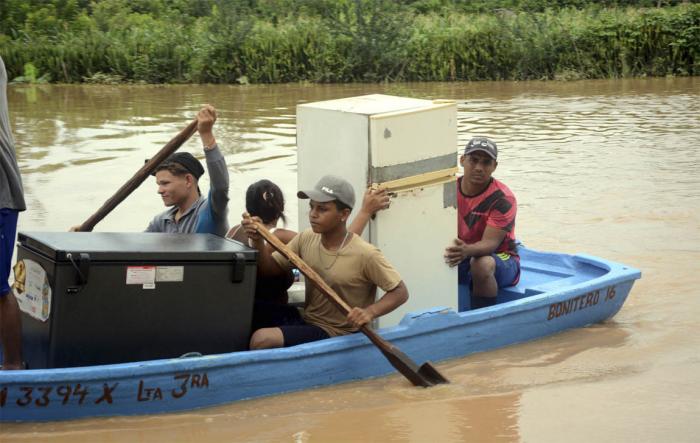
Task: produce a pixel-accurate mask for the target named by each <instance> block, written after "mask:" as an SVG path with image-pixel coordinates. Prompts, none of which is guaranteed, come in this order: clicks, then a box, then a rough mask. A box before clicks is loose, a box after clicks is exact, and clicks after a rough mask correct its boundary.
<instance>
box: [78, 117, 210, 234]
mask: <svg viewBox="0 0 700 443" xmlns="http://www.w3.org/2000/svg"><path fill="white" fill-rule="evenodd" d="M196 131H197V119H194V120H192V123H190V124H189V125H187V127H186V128H185V129H183V130H182V131H180V133H179V134H177V135H176V136H175V137H173V139H172V140H170V141H169V142H168V143H167V144H166V145H165V146H163V148H161V150H160V151H158V153H157V154H156V155H154V156H153V158H151V159H150V160H149V161H147V162H146V164H144V165H143V167H141V169H139V170H138V171H136V174H134V176H133V177H131V179H129V181H127V182H126V183H124V184H123V185H122V187H121V188H119V189H118V190H117V192H115V193H114V195H113V196H112V197H110V198H109V199H108V200H107V201H106V202H105V203H104V204H103V205H102V207H101V208H100V209H98V210H97V212H95V213H94V214H92V216H90V218H88V219H87V220H85V222H83V224H82V225H80V227H79V228H78V231H80V232H86V231H87V232H89V231H92V230H93V228H94V227H95V225H96V224H98V223H99V222H100V221H101V220H102V219H103V218H105V217H106V216H107V214H109V213H110V212H112V210H113V209H114V208H116V207H117V205H119V203H121V202H122V201H123V200H124V199H125V198H127V197H128V196H129V194H131V193H132V192H134V190H136V188H138V187H139V185H141V183H143V181H144V180H146V179H147V178H148V176H149V175H151V173H152V172H153V171H154V170H155V169H156V167H158V165H160V164H161V163H163V160H165V159H166V158H168V156H169V155H170V154H172V153H173V152H175V151H177V150H178V149H179V148H180V146H182V145H183V144H184V143H185V142H186V141H187V140H188V139H189V138H190V137H191V136H192V134H194V133H195V132H196Z"/></svg>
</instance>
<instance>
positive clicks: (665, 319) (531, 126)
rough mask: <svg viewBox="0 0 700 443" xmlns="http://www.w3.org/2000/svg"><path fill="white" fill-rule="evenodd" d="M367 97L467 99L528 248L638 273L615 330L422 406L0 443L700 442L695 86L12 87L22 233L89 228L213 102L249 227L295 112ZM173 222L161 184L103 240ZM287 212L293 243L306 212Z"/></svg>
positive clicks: (601, 328) (293, 406)
mask: <svg viewBox="0 0 700 443" xmlns="http://www.w3.org/2000/svg"><path fill="white" fill-rule="evenodd" d="M368 93H387V94H394V95H406V96H414V97H420V98H446V99H455V100H458V102H459V128H460V129H459V140H460V145H461V146H463V145H464V143H465V142H466V140H468V139H469V138H470V137H471V136H472V135H488V136H490V137H492V138H494V139H495V140H496V141H497V142H498V143H499V150H500V155H499V166H498V169H497V170H496V173H495V176H496V177H498V178H499V179H501V180H503V181H504V182H506V183H507V184H508V185H509V186H510V188H511V189H512V190H513V191H514V192H515V193H516V196H517V198H518V202H519V212H518V221H517V235H518V237H519V238H520V239H521V240H522V241H523V242H524V243H525V244H526V245H528V246H530V247H532V248H536V249H545V250H554V251H561V252H569V253H575V252H586V253H589V254H593V255H598V256H602V257H605V258H608V259H611V260H615V261H621V262H624V263H626V264H628V265H631V266H634V267H637V268H639V269H641V270H642V279H641V280H640V281H638V282H637V283H636V284H635V286H634V288H633V289H632V293H631V294H630V297H629V298H628V300H627V303H626V304H625V305H624V307H623V308H622V310H621V311H620V312H619V313H618V314H617V316H616V317H614V319H612V320H610V321H608V322H606V323H603V324H599V325H595V326H592V327H588V328H583V329H578V330H574V331H569V332H565V333H562V334H559V335H555V336H552V337H549V338H546V339H541V340H537V341H534V342H530V343H525V344H520V345H516V346H511V347H507V348H503V349H499V350H496V351H492V352H486V353H480V354H475V355H472V356H469V357H466V358H463V359H458V360H453V361H448V362H444V363H440V364H439V368H440V370H441V371H443V372H444V373H445V374H446V375H447V376H448V378H450V379H451V380H452V384H450V385H444V386H439V387H436V388H431V389H427V390H425V389H418V388H412V387H410V386H409V385H408V384H407V382H405V381H404V379H403V378H401V377H400V376H390V377H385V378H381V379H376V380H370V381H364V382H357V383H349V384H345V385H339V386H334V387H329V388H323V389H316V390H310V391H305V392H299V393H292V394H288V395H282V396H277V397H270V398H263V399H257V400H251V401H244V402H239V403H235V404H231V405H226V406H220V407H215V408H208V409H203V410H198V411H194V412H187V413H178V414H166V415H157V416H145V417H118V418H108V419H89V420H78V421H71V422H61V423H39V424H31V423H30V424H2V425H0V426H1V429H0V440H1V441H2V443H10V442H33V443H34V442H70V443H79V442H94V441H104V442H180V441H197V442H223V441H225V442H238V441H258V442H277V441H280V442H339V441H377V442H393V441H397V442H398V441H401V442H406V441H408V442H462V441H484V442H489V441H505V442H511V441H523V442H560V441H567V442H569V441H573V442H589V441H616V442H666V441H668V442H691V441H698V437H697V435H698V433H699V432H700V420H698V417H700V324H699V322H698V318H700V286H699V284H700V78H676V79H672V78H669V79H638V80H602V81H580V82H568V83H562V82H501V83H492V82H483V83H429V84H396V85H306V84H295V85H274V86H190V85H188V86H56V85H39V86H11V87H10V90H9V106H10V113H11V121H12V125H13V129H14V135H15V138H16V139H17V151H18V161H19V164H20V167H21V170H22V173H23V177H24V183H25V191H26V197H27V204H28V206H29V208H30V209H29V210H28V211H27V212H24V213H22V214H21V216H20V223H19V229H20V230H65V229H67V228H68V227H69V226H71V225H75V224H78V223H80V222H82V221H84V220H85V219H86V218H87V217H88V216H89V215H90V214H92V212H94V210H95V209H96V208H98V207H99V206H100V205H101V204H102V203H103V202H104V200H105V199H106V198H107V197H109V196H110V195H111V194H112V193H113V192H114V190H115V189H117V188H118V187H119V186H120V185H121V184H122V183H123V182H124V181H125V180H126V179H127V178H129V177H131V175H132V174H133V172H135V171H136V169H137V168H138V167H140V166H141V165H142V164H143V161H144V159H145V158H148V157H149V156H151V155H153V153H154V152H156V151H157V150H158V149H159V148H160V147H161V146H162V145H163V144H165V143H166V142H167V141H168V140H169V139H170V138H171V137H172V136H173V135H174V134H175V133H177V131H179V130H180V129H181V128H183V127H185V126H186V125H187V122H188V121H189V120H190V119H191V118H192V117H193V116H194V112H195V111H196V110H197V109H198V107H199V105H200V104H202V103H212V104H214V105H215V106H216V107H217V108H218V109H219V121H218V122H217V124H216V127H215V132H216V136H217V138H218V140H219V144H220V145H221V147H222V149H223V151H224V153H225V156H226V160H227V163H228V165H229V170H230V173H231V191H230V195H231V202H230V221H231V222H232V223H236V222H237V220H238V214H240V213H241V212H242V211H243V207H244V192H245V189H246V187H247V186H248V185H249V184H250V183H251V182H253V181H255V180H257V179H260V178H269V179H272V180H273V181H275V182H277V183H278V184H279V185H280V186H281V187H282V189H283V190H284V191H285V192H286V193H287V195H288V196H293V192H292V191H294V190H295V189H296V148H295V106H296V105H297V104H299V103H304V102H311V101H318V100H325V99H332V98H340V97H347V96H353V95H362V94H368ZM182 149H185V150H189V151H191V152H199V149H200V148H199V144H198V142H197V141H196V140H192V141H190V142H188V144H187V145H185V146H184V147H183V148H182ZM457 151H458V147H455V154H457ZM204 180H205V182H204V183H203V188H206V187H207V186H208V183H206V176H205V179H204ZM161 205H162V203H161V201H160V199H159V198H158V196H157V194H156V187H155V183H154V182H153V181H152V180H149V181H147V182H146V183H144V184H143V185H142V186H141V188H140V189H138V190H137V191H136V192H135V193H134V194H133V195H132V196H131V197H130V198H129V199H128V200H127V201H125V202H124V203H123V204H122V205H121V206H120V207H119V208H118V209H117V210H115V211H114V212H113V213H112V214H111V215H109V216H108V217H107V218H106V219H105V220H104V221H103V222H102V223H101V224H99V225H98V227H97V228H96V230H101V231H140V230H143V229H144V228H145V227H146V225H147V223H148V221H149V220H150V218H151V217H152V215H153V214H155V213H156V212H158V211H161V210H162V208H161ZM287 206H288V207H287V213H288V214H290V215H291V219H292V220H291V222H290V225H291V227H292V228H293V229H294V228H296V214H297V202H296V201H295V199H294V198H289V201H288V205H287Z"/></svg>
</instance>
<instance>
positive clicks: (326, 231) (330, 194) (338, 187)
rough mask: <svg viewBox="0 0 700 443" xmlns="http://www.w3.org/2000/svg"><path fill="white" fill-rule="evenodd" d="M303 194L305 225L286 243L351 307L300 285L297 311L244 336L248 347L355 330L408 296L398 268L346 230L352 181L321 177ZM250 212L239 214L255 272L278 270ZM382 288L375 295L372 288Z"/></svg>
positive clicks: (280, 262) (280, 261) (277, 259)
mask: <svg viewBox="0 0 700 443" xmlns="http://www.w3.org/2000/svg"><path fill="white" fill-rule="evenodd" d="M297 196H298V197H299V198H303V199H309V200H310V202H309V206H310V211H309V222H310V223H311V229H308V230H306V231H304V232H302V233H300V234H297V235H296V237H294V238H293V239H292V241H291V242H290V243H289V244H288V247H289V248H290V249H291V250H292V251H294V252H295V253H296V254H297V255H299V256H300V257H301V259H302V260H304V261H305V262H306V263H307V264H308V265H309V266H310V267H311V268H313V270H314V271H316V272H317V273H318V274H319V275H320V276H321V277H322V278H323V279H324V280H325V281H326V283H328V285H329V286H330V287H331V288H333V289H334V290H335V291H336V292H337V293H338V294H339V295H340V296H341V297H343V298H344V299H345V301H346V302H347V303H348V305H350V306H351V307H352V310H351V311H350V313H349V314H348V315H344V314H343V313H342V312H341V311H340V310H339V309H338V308H336V307H335V305H333V304H332V303H331V302H330V301H329V300H328V299H327V298H326V296H325V295H324V294H323V293H322V292H320V291H319V290H318V289H317V288H316V287H315V286H314V285H312V284H311V283H308V284H307V285H306V301H305V308H304V314H303V316H299V315H298V314H296V315H294V314H295V313H296V310H294V309H292V310H290V311H288V312H290V315H288V316H285V317H284V318H281V319H280V320H281V321H280V322H279V324H278V326H276V327H269V328H261V329H258V330H257V331H255V332H254V333H253V336H252V337H251V339H250V348H251V349H266V348H278V347H282V346H293V345H297V344H301V343H306V342H310V341H314V340H320V339H323V338H328V337H333V336H337V335H344V334H349V333H352V332H356V331H357V330H358V329H359V328H360V327H362V326H363V325H365V324H367V323H369V322H371V321H372V320H373V319H374V318H377V317H380V316H382V315H384V314H387V313H389V312H391V311H393V310H394V309H396V308H397V307H398V306H400V305H401V304H403V303H405V302H406V300H407V299H408V290H407V289H406V285H405V284H404V283H403V281H402V280H401V276H400V275H399V273H398V272H397V271H396V270H395V269H394V268H393V267H392V266H391V265H390V264H389V262H388V261H387V260H386V258H385V257H384V255H383V254H382V253H381V251H380V250H379V249H377V248H376V247H375V246H373V245H371V244H369V243H367V242H365V241H364V240H362V238H360V237H359V236H357V235H355V234H353V233H352V232H350V231H348V230H347V228H346V223H347V219H348V217H349V216H350V212H351V211H352V207H353V206H354V204H355V192H354V190H353V189H352V185H350V183H348V182H347V181H346V180H343V179H342V178H339V177H334V176H331V175H327V176H324V177H322V178H321V179H320V180H319V182H318V183H317V184H316V186H315V187H314V189H312V190H309V191H300V192H298V193H297ZM253 221H258V222H259V221H260V220H259V219H257V218H256V217H250V216H249V215H248V214H244V215H243V221H242V223H241V224H242V225H243V227H244V228H245V230H246V234H247V235H248V238H250V239H251V240H253V245H254V247H255V248H256V249H257V250H258V251H259V256H258V273H259V274H260V275H261V276H263V277H265V276H273V275H278V274H280V273H282V272H284V270H286V269H289V268H290V267H292V265H291V263H290V262H289V261H288V260H287V259H286V258H284V257H283V256H282V255H281V254H279V253H277V252H275V253H272V252H271V249H270V248H269V247H267V246H266V245H265V243H264V240H263V239H262V237H261V236H260V234H259V233H258V232H257V230H256V227H255V224H254V223H253ZM377 287H380V288H382V289H383V290H384V291H386V294H384V295H383V296H382V297H381V298H380V299H379V300H377V301H375V293H376V288H377Z"/></svg>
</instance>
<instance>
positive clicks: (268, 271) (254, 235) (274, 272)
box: [241, 212, 285, 277]
mask: <svg viewBox="0 0 700 443" xmlns="http://www.w3.org/2000/svg"><path fill="white" fill-rule="evenodd" d="M255 222H258V223H260V224H262V219H260V217H251V216H250V215H249V214H248V213H247V212H246V213H244V214H243V220H242V221H241V225H242V226H243V229H245V233H246V235H247V236H248V238H249V239H250V241H251V244H252V247H253V248H255V249H257V250H258V272H259V273H260V275H261V276H263V277H272V276H278V275H283V274H284V273H285V270H284V269H282V267H281V266H280V265H279V263H277V262H276V261H275V259H274V258H272V252H273V250H272V248H271V247H269V246H268V245H266V244H265V240H264V239H263V238H262V237H261V236H260V234H258V230H257V228H256V227H255Z"/></svg>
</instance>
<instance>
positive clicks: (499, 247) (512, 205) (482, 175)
mask: <svg viewBox="0 0 700 443" xmlns="http://www.w3.org/2000/svg"><path fill="white" fill-rule="evenodd" d="M497 158H498V147H497V146H496V143H494V142H493V141H492V140H490V139H488V138H486V137H475V138H472V139H471V140H469V143H467V146H466V147H465V148H464V154H463V155H462V157H461V158H460V163H461V164H462V167H464V175H463V176H462V177H460V178H459V179H458V180H457V215H458V218H457V223H458V228H457V237H458V238H456V239H455V240H454V242H453V244H452V245H450V246H448V247H447V249H446V250H445V262H446V263H447V264H448V265H450V266H459V285H460V287H467V288H470V289H471V297H470V302H471V309H478V308H483V307H487V306H491V305H493V304H495V303H496V295H497V294H498V288H502V287H506V286H512V285H515V284H517V283H518V281H519V279H520V257H519V256H518V248H517V246H516V243H515V215H516V212H517V207H518V206H517V202H516V200H515V195H513V193H512V192H511V190H510V189H508V187H507V186H506V185H505V184H504V183H502V182H500V181H498V180H496V179H495V178H493V177H492V174H493V172H494V171H495V170H496V167H497V166H498V161H497Z"/></svg>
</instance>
